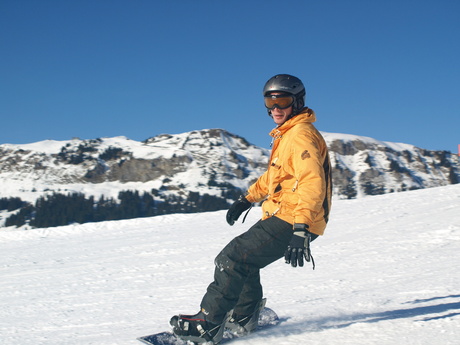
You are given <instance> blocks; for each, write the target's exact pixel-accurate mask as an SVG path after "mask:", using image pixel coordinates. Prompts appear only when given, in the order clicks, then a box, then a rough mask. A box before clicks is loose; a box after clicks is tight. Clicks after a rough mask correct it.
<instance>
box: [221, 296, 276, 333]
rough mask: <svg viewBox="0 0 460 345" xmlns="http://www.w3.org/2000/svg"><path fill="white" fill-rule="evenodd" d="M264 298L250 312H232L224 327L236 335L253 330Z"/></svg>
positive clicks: (263, 305)
mask: <svg viewBox="0 0 460 345" xmlns="http://www.w3.org/2000/svg"><path fill="white" fill-rule="evenodd" d="M266 301H267V299H266V298H263V299H262V300H261V301H260V302H259V304H258V305H257V306H256V309H255V310H254V312H253V313H252V314H249V315H238V314H235V313H233V314H232V316H231V318H230V319H229V320H228V321H227V322H226V324H225V328H227V329H228V330H230V331H231V332H232V333H234V334H236V335H246V334H248V333H251V332H253V331H254V330H255V329H256V328H257V325H258V323H259V314H260V311H261V310H262V309H264V307H265V302H266Z"/></svg>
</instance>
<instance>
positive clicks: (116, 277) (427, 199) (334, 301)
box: [0, 185, 460, 345]
mask: <svg viewBox="0 0 460 345" xmlns="http://www.w3.org/2000/svg"><path fill="white" fill-rule="evenodd" d="M459 209H460V185H450V186H445V187H438V188H430V189H424V190H417V191H411V192H403V193H396V194H386V195H380V196H373V197H365V198H361V199H354V200H335V202H334V204H333V209H332V214H331V221H330V223H329V226H328V228H327V230H326V233H325V236H323V237H321V238H319V239H318V240H316V241H315V242H313V244H312V250H313V255H314V257H315V261H316V270H315V271H313V270H312V269H311V267H310V266H307V267H303V268H295V269H294V268H291V267H290V266H288V265H286V264H285V263H284V262H283V261H282V260H279V261H277V262H275V263H273V264H272V265H270V266H268V267H267V268H265V269H263V270H262V283H263V285H264V292H265V297H267V299H268V302H267V306H268V307H270V308H272V309H274V310H275V311H276V312H277V313H278V315H279V316H280V318H281V320H282V322H281V323H280V324H279V325H278V326H276V327H273V328H270V329H266V330H263V331H261V332H258V333H255V334H253V335H251V336H248V337H246V338H242V339H238V340H235V341H234V342H232V344H235V345H238V344H241V345H243V344H244V345H246V344H250V345H271V344H273V345H275V344H276V345H280V344H282V345H284V344H286V345H288V344H295V345H298V344H312V345H319V344H327V345H335V344H340V345H344V344H350V345H351V344H353V345H360V344H366V345H369V344H378V345H385V344H427V345H428V344H429V345H432V344H458V339H459V336H460V291H459V286H460V276H459V274H458V264H459V263H460V212H459ZM259 216H260V209H257V208H256V209H254V210H252V211H251V213H250V214H249V216H248V218H247V220H246V223H245V224H241V223H240V222H239V223H238V224H236V225H235V226H233V227H230V226H228V225H227V224H226V222H225V211H218V212H211V213H197V214H174V215H166V216H159V217H153V218H139V219H132V220H123V221H111V222H101V223H88V224H83V225H78V224H74V225H69V226H65V227H57V228H47V229H34V230H27V231H25V230H17V229H12V228H6V229H5V228H3V230H2V231H0V251H1V253H2V259H1V261H0V271H1V280H0V305H1V307H0V342H1V344H4V345H28V344H33V345H40V344H53V345H54V344H56V345H61V344H78V345H80V344H81V345H88V344H97V345H109V344H111V345H113V344H120V345H123V344H126V345H129V344H133V345H135V344H140V343H139V342H138V341H136V340H135V339H136V337H138V336H142V335H147V334H150V333H154V332H159V331H163V330H166V329H168V328H169V326H168V320H169V318H170V316H172V315H174V314H175V313H192V312H196V311H197V310H198V305H199V302H200V300H201V297H202V295H203V293H204V292H205V289H206V287H207V285H208V283H209V282H211V280H212V274H213V269H214V268H213V260H214V257H215V256H216V255H217V254H218V252H219V251H220V249H222V247H223V246H224V245H225V244H226V243H227V242H228V241H230V240H231V239H232V238H233V237H234V236H237V235H238V234H239V233H241V232H243V231H245V230H246V229H247V228H248V227H249V226H250V225H251V224H252V223H253V222H255V221H256V220H257V219H258V218H259Z"/></svg>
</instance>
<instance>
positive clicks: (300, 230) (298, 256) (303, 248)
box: [284, 223, 315, 269]
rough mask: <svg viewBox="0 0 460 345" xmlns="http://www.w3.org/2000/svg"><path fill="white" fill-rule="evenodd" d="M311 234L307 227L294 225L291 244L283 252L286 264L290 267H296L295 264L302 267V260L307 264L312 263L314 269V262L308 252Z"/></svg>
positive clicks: (299, 224)
mask: <svg viewBox="0 0 460 345" xmlns="http://www.w3.org/2000/svg"><path fill="white" fill-rule="evenodd" d="M310 242H311V233H310V232H309V231H308V225H306V224H301V223H295V224H294V234H293V235H292V238H291V242H289V245H288V247H287V249H286V251H285V252H284V259H285V260H286V263H287V264H291V266H292V267H297V264H298V265H299V266H300V267H302V266H303V259H304V258H305V260H306V261H307V262H310V261H312V263H313V269H315V261H314V260H313V257H312V256H311V251H310Z"/></svg>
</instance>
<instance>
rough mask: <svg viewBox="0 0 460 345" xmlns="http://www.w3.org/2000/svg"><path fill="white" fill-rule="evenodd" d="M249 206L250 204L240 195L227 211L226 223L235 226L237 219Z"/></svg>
mask: <svg viewBox="0 0 460 345" xmlns="http://www.w3.org/2000/svg"><path fill="white" fill-rule="evenodd" d="M251 206H252V204H251V203H250V202H249V201H248V200H247V199H246V198H245V197H244V196H243V195H241V196H240V197H239V198H238V200H237V201H235V202H234V203H233V204H232V206H230V208H229V210H228V211H227V223H228V224H230V225H233V224H235V221H237V220H238V218H239V217H240V216H241V213H243V212H244V211H246V210H247V209H248V208H250V207H251Z"/></svg>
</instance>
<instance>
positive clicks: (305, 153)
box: [300, 150, 310, 160]
mask: <svg viewBox="0 0 460 345" xmlns="http://www.w3.org/2000/svg"><path fill="white" fill-rule="evenodd" d="M300 157H301V158H302V160H304V159H307V158H310V152H308V150H305V151H303V152H302V154H301V155H300Z"/></svg>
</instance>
